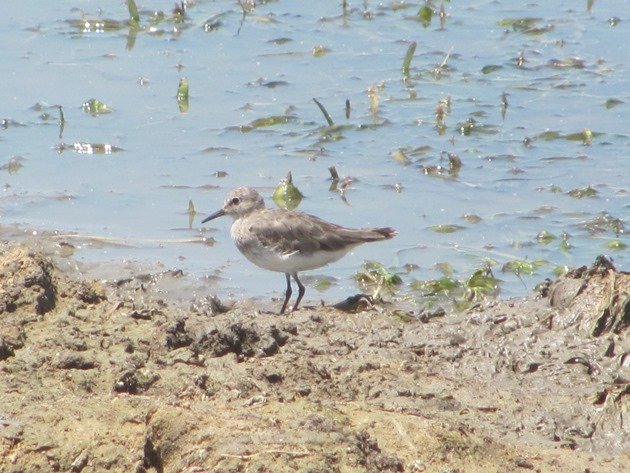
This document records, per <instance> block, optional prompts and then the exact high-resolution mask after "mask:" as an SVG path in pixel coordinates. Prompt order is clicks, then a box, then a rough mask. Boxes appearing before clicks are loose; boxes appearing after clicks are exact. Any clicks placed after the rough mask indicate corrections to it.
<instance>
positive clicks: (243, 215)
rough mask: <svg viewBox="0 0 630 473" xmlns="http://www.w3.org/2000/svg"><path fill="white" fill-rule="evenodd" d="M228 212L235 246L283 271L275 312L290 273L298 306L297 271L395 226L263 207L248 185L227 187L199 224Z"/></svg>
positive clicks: (319, 264) (388, 235)
mask: <svg viewBox="0 0 630 473" xmlns="http://www.w3.org/2000/svg"><path fill="white" fill-rule="evenodd" d="M223 215H229V216H230V217H232V218H233V219H234V223H232V228H231V230H230V234H231V236H232V239H233V240H234V243H235V244H236V247H237V248H238V249H239V251H240V252H241V253H243V255H245V257H246V258H247V259H248V260H250V261H251V262H252V263H254V264H255V265H256V266H260V267H261V268H264V269H268V270H270V271H277V272H280V273H284V274H285V276H286V278H287V290H286V293H285V296H284V303H283V304H282V309H280V313H281V314H282V313H284V311H285V310H286V308H287V304H288V303H289V298H290V297H291V294H292V293H293V291H292V290H291V277H293V279H294V280H295V282H296V283H297V286H298V291H299V292H298V297H297V299H296V301H295V304H294V305H293V309H292V310H297V308H298V306H299V305H300V302H301V301H302V298H303V297H304V292H305V291H306V289H305V288H304V285H303V284H302V282H301V281H300V279H299V278H298V272H300V271H306V270H308V269H315V268H320V267H322V266H325V265H327V264H329V263H332V262H334V261H337V260H338V259H340V258H341V257H343V256H344V255H345V254H346V253H348V251H350V250H351V249H352V248H354V247H355V246H357V245H360V244H362V243H367V242H370V241H380V240H389V239H390V238H393V237H394V236H395V235H396V230H394V229H393V228H389V227H384V228H356V229H355V228H345V227H342V226H340V225H335V224H334V223H329V222H326V221H324V220H322V219H320V218H318V217H315V216H313V215H308V214H305V213H302V212H296V211H291V210H281V209H268V208H266V207H265V201H264V200H263V198H262V196H261V195H260V194H259V193H258V192H256V191H255V190H254V189H251V188H249V187H239V188H238V189H234V190H233V191H231V192H230V193H229V194H228V196H227V198H226V199H225V203H224V204H223V208H222V209H221V210H219V211H217V212H215V213H213V214H212V215H210V216H209V217H207V218H206V219H204V220H203V221H202V222H201V223H206V222H209V221H210V220H212V219H215V218H217V217H221V216H223Z"/></svg>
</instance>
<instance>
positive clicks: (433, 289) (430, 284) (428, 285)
mask: <svg viewBox="0 0 630 473" xmlns="http://www.w3.org/2000/svg"><path fill="white" fill-rule="evenodd" d="M410 287H411V289H412V290H414V291H419V292H422V293H425V294H439V293H442V294H443V295H448V294H450V293H452V292H453V291H454V290H456V289H459V288H461V287H462V284H461V282H459V281H457V280H456V279H453V278H449V277H443V278H440V279H429V280H426V281H413V282H412V283H411V284H410Z"/></svg>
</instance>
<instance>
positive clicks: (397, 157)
mask: <svg viewBox="0 0 630 473" xmlns="http://www.w3.org/2000/svg"><path fill="white" fill-rule="evenodd" d="M390 156H391V157H392V158H393V159H394V161H398V162H399V163H401V164H410V163H411V160H410V159H409V158H408V157H407V155H406V154H405V152H404V151H403V150H402V149H397V150H396V151H393V152H392V153H391V155H390Z"/></svg>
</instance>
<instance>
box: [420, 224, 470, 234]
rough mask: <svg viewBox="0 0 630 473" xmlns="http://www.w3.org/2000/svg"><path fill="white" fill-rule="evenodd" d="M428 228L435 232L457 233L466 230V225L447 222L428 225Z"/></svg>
mask: <svg viewBox="0 0 630 473" xmlns="http://www.w3.org/2000/svg"><path fill="white" fill-rule="evenodd" d="M428 229H429V230H431V231H432V232H435V233H455V232H459V231H460V230H465V229H466V227H463V226H461V225H456V224H454V223H446V224H442V225H433V226H431V227H428Z"/></svg>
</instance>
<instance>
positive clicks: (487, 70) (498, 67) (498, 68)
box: [481, 65, 503, 74]
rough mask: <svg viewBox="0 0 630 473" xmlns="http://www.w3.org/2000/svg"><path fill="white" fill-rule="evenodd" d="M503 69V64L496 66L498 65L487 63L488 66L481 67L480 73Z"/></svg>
mask: <svg viewBox="0 0 630 473" xmlns="http://www.w3.org/2000/svg"><path fill="white" fill-rule="evenodd" d="M501 69H503V66H498V65H488V66H483V67H482V68H481V73H482V74H490V73H492V72H496V71H498V70H501Z"/></svg>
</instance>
